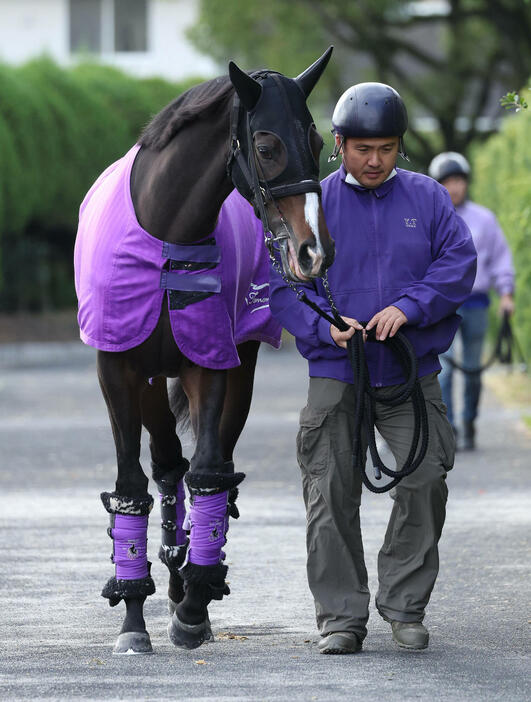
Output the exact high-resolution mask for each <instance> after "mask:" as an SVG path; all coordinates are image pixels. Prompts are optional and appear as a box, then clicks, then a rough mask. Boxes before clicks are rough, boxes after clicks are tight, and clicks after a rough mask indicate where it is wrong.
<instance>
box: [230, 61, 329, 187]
mask: <svg viewBox="0 0 531 702" xmlns="http://www.w3.org/2000/svg"><path fill="white" fill-rule="evenodd" d="M252 76H253V78H255V80H258V81H260V84H261V86H262V94H261V96H260V98H259V100H258V102H257V104H256V106H255V107H254V109H253V110H251V111H250V112H249V113H248V116H249V130H250V134H251V137H252V136H253V135H254V134H256V132H269V133H273V134H274V135H275V136H277V137H278V138H279V139H280V140H281V142H282V144H283V148H284V149H285V151H286V156H287V159H286V167H285V168H284V170H283V171H282V172H281V173H279V174H278V175H277V176H276V177H274V178H272V179H269V180H267V181H266V180H265V179H264V178H263V173H261V171H260V169H259V168H258V177H259V179H260V184H261V185H264V186H265V185H266V183H267V188H268V190H269V192H270V193H271V195H272V196H273V197H276V198H280V197H285V196H287V195H295V194H297V193H303V192H320V190H321V188H320V184H319V163H318V162H317V161H316V160H315V157H314V155H313V152H312V150H311V147H310V130H311V129H312V127H313V118H312V115H311V114H310V111H309V110H308V107H307V105H306V96H305V95H304V93H303V91H302V90H301V88H300V86H299V85H298V84H297V82H296V81H295V80H294V79H292V78H287V77H286V76H283V75H281V74H279V73H274V72H270V71H268V72H261V73H254V74H252ZM238 140H239V142H240V144H241V148H242V151H243V153H244V155H245V157H246V160H247V162H248V163H249V159H250V158H252V157H254V143H248V134H247V113H246V110H245V109H244V108H243V106H242V105H240V109H239V117H238ZM231 175H232V180H233V182H234V185H235V186H236V188H237V189H238V190H239V192H240V193H241V194H242V195H243V196H244V197H245V198H246V199H247V200H249V201H252V199H253V197H252V191H251V188H250V186H249V183H248V182H247V180H246V178H245V177H244V175H243V173H242V171H241V168H240V167H239V166H238V164H237V163H233V165H232V173H231Z"/></svg>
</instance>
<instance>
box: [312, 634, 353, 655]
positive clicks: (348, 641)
mask: <svg viewBox="0 0 531 702" xmlns="http://www.w3.org/2000/svg"><path fill="white" fill-rule="evenodd" d="M317 647H318V649H319V652H320V653H331V654H340V653H358V652H359V651H361V641H360V640H359V638H358V637H357V635H356V634H354V632H352V631H333V632H332V633H331V634H328V635H327V636H324V637H323V638H322V639H321V640H320V641H319V643H318V645H317Z"/></svg>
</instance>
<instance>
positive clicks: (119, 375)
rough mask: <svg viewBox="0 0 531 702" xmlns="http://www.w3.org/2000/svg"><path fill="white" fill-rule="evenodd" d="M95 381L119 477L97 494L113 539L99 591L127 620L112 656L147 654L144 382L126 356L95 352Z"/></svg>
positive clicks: (149, 589) (150, 589)
mask: <svg viewBox="0 0 531 702" xmlns="http://www.w3.org/2000/svg"><path fill="white" fill-rule="evenodd" d="M98 377H99V381H100V386H101V389H102V392H103V396H104V398H105V402H106V403H107V408H108V411H109V418H110V421H111V426H112V431H113V435H114V441H115V445H116V457H117V464H118V475H117V480H116V487H115V491H114V492H112V493H109V492H104V493H102V495H101V499H102V502H103V504H104V507H105V509H106V510H107V512H108V513H109V515H110V528H109V529H108V533H109V536H110V537H111V538H112V539H113V553H112V556H111V559H112V561H113V562H114V564H115V566H116V571H115V576H114V577H112V578H110V579H109V581H108V582H107V584H106V585H105V587H104V588H103V591H102V593H101V594H102V596H103V597H105V598H106V599H108V600H109V604H110V605H111V607H114V606H116V605H117V604H118V603H119V602H120V601H121V600H124V601H125V604H126V616H125V619H124V622H123V625H122V629H121V631H120V635H119V637H118V640H117V642H116V645H115V647H114V653H130V652H132V653H151V652H152V647H151V641H150V638H149V634H148V632H147V631H146V625H145V621H144V615H143V606H144V602H145V599H146V597H147V596H148V595H151V594H153V593H154V592H155V584H154V582H153V580H152V578H151V575H150V565H151V564H150V563H149V561H148V560H147V526H148V517H149V513H150V511H151V508H152V506H153V498H152V497H151V495H149V494H148V492H147V486H148V479H147V477H146V476H145V475H144V472H143V471H142V467H141V465H140V461H139V457H140V434H141V429H142V425H141V412H140V397H141V393H142V390H143V388H144V387H145V385H146V381H145V379H144V378H143V377H142V376H141V375H140V374H139V372H138V371H136V370H135V368H134V367H133V366H132V365H131V364H130V362H129V361H128V357H127V354H126V353H123V354H122V353H120V354H118V353H106V352H102V351H100V352H98Z"/></svg>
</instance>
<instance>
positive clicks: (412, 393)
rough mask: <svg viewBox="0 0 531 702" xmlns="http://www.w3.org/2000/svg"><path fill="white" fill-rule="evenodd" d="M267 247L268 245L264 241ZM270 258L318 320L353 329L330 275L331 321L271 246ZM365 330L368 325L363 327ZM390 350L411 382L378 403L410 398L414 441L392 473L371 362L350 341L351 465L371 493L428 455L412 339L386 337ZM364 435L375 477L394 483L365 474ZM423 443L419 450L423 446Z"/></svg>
mask: <svg viewBox="0 0 531 702" xmlns="http://www.w3.org/2000/svg"><path fill="white" fill-rule="evenodd" d="M266 243H268V242H267V241H266ZM268 248H269V256H270V259H271V264H272V266H273V268H274V269H275V270H276V271H277V273H278V274H279V275H280V276H281V278H282V279H283V280H284V282H285V283H286V284H287V285H288V286H289V287H290V288H291V289H292V290H293V292H294V293H295V295H296V296H297V299H298V300H299V301H300V302H303V303H304V304H305V305H307V306H308V307H310V308H311V309H312V310H314V312H316V313H317V314H318V315H319V316H320V317H322V318H323V319H326V320H327V321H328V322H330V324H333V325H334V326H335V327H337V329H339V331H347V330H348V329H350V327H349V325H348V324H347V323H346V322H345V321H344V320H343V319H342V318H341V315H340V314H339V311H338V309H337V307H336V305H335V302H334V299H333V297H332V293H331V291H330V284H329V282H328V275H327V273H326V272H325V274H324V275H323V276H322V278H321V280H322V282H323V287H324V290H325V294H326V298H327V301H328V304H329V305H330V309H331V310H332V314H333V316H330V315H329V314H328V313H326V312H325V311H324V310H322V309H321V308H320V307H319V306H318V305H316V304H315V302H313V301H312V300H310V299H309V298H308V296H307V295H306V293H305V292H304V291H303V290H300V289H298V288H297V286H296V285H295V283H293V282H292V281H290V280H289V279H288V278H287V277H286V275H285V274H284V271H283V270H282V267H281V266H280V264H279V262H278V261H277V259H276V257H275V256H274V255H273V251H272V246H271V247H269V246H268ZM361 324H362V325H363V326H364V325H365V324H366V323H363V322H362V323H361ZM366 333H367V338H368V339H369V341H371V342H375V341H376V336H375V330H374V329H371V330H369V331H368V332H366ZM379 343H383V344H386V346H388V347H389V348H390V349H391V351H392V352H393V353H394V354H395V355H396V356H397V357H398V361H399V363H400V366H401V368H402V371H403V373H404V376H405V377H406V378H407V380H406V382H405V383H404V384H403V385H401V386H400V387H399V388H398V389H397V390H396V391H395V392H394V393H392V394H391V395H389V396H388V397H386V398H381V397H378V402H380V403H381V404H383V405H386V406H387V407H396V406H397V405H400V404H403V403H404V402H407V401H408V400H409V399H410V398H411V402H412V405H413V419H414V422H413V437H412V440H411V446H410V449H409V453H408V456H407V458H406V460H405V463H404V465H403V466H402V468H401V469H400V470H392V469H391V468H388V467H387V466H386V465H385V463H384V462H383V461H382V459H381V457H380V454H379V453H378V448H377V446H376V436H375V433H374V424H375V417H376V398H377V396H376V393H375V391H374V389H373V388H372V387H371V383H370V377H369V371H368V368H367V360H366V357H365V346H364V342H363V336H362V334H354V335H353V336H352V337H351V338H350V339H349V340H348V341H347V354H348V358H349V361H350V365H351V368H352V375H353V380H354V387H355V403H354V436H353V442H352V464H353V468H354V470H358V471H359V472H360V474H361V479H362V481H363V483H364V485H365V486H366V487H367V488H368V489H369V490H370V491H371V492H376V493H383V492H387V491H388V490H391V489H392V488H394V487H395V486H396V485H398V483H399V482H400V481H401V480H402V478H405V477H406V475H410V474H411V473H413V471H415V470H416V469H417V468H418V467H419V465H420V464H421V463H422V461H423V460H424V458H425V456H426V451H427V449H428V439H429V426H428V413H427V411H426V400H425V399H424V394H423V392H422V387H421V385H420V382H419V379H418V377H417V372H418V365H417V358H416V356H415V352H414V349H413V346H412V345H411V342H410V341H409V339H408V338H407V337H406V336H405V335H404V334H403V333H402V332H400V331H399V332H397V333H396V335H395V336H394V337H390V338H387V339H386V340H385V341H383V342H379ZM363 432H365V436H366V439H367V444H368V447H369V451H370V454H371V459H372V463H373V469H374V478H375V479H376V480H381V477H382V473H383V474H384V475H387V476H388V477H389V478H391V481H390V482H389V483H387V484H386V485H383V486H382V487H379V486H377V485H375V484H374V483H373V482H371V480H370V479H369V477H368V475H367V467H366V461H365V456H364V453H363ZM419 442H420V447H419Z"/></svg>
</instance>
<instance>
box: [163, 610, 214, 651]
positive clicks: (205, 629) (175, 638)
mask: <svg viewBox="0 0 531 702" xmlns="http://www.w3.org/2000/svg"><path fill="white" fill-rule="evenodd" d="M168 636H169V638H170V641H171V642H172V644H173V645H174V646H178V647H179V648H188V649H192V648H197V647H198V646H201V644H204V643H206V642H207V641H214V636H213V635H212V629H211V628H210V621H209V620H208V617H207V618H206V619H205V621H204V622H201V624H185V623H184V622H182V621H181V620H180V619H179V617H178V616H177V613H176V612H174V613H173V615H172V618H171V619H170V621H169V622H168Z"/></svg>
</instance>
